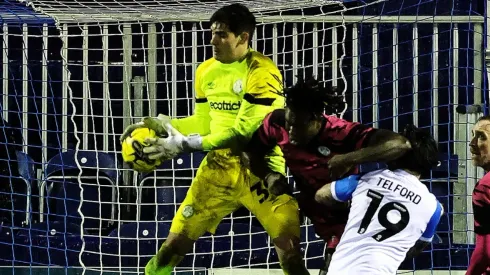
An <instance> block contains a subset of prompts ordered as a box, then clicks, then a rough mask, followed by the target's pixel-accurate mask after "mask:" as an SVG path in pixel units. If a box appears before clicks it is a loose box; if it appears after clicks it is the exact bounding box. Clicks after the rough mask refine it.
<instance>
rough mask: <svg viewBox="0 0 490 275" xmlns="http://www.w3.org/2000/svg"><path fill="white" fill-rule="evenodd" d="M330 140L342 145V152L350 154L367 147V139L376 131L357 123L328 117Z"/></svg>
mask: <svg viewBox="0 0 490 275" xmlns="http://www.w3.org/2000/svg"><path fill="white" fill-rule="evenodd" d="M329 121H330V123H331V124H330V126H329V128H330V130H331V131H329V133H330V135H331V138H332V139H333V140H334V141H336V142H338V143H340V144H343V146H342V147H343V151H345V152H352V151H355V150H359V149H361V148H363V147H366V146H367V142H368V141H369V138H370V136H371V135H372V134H374V132H375V131H376V129H374V128H371V127H369V126H366V125H364V124H361V123H358V122H350V121H347V120H344V119H340V118H335V117H329Z"/></svg>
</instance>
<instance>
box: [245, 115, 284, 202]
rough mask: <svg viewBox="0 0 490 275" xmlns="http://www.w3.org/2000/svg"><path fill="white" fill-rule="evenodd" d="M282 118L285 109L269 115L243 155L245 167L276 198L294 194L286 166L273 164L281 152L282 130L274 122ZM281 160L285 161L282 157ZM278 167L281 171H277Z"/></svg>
mask: <svg viewBox="0 0 490 275" xmlns="http://www.w3.org/2000/svg"><path fill="white" fill-rule="evenodd" d="M281 117H282V118H284V110H283V109H279V110H275V111H273V112H272V113H270V114H269V115H267V116H266V118H265V119H264V121H263V122H262V124H261V125H260V126H259V128H257V130H256V131H255V132H254V134H253V135H252V138H251V139H250V141H249V142H248V144H247V146H245V148H244V150H243V153H242V159H243V160H244V163H245V165H246V166H247V167H248V168H249V169H250V171H252V173H253V174H255V175H256V176H257V177H259V178H261V179H263V180H264V181H265V182H266V183H267V187H268V189H269V191H270V192H271V194H273V195H276V196H278V195H281V194H285V193H289V194H292V190H291V187H290V186H289V184H288V182H287V179H286V177H285V170H284V166H285V164H282V165H279V166H278V165H277V163H271V159H273V158H274V156H276V155H277V153H278V152H277V150H279V151H280V149H279V147H278V146H277V143H278V140H277V139H278V137H280V133H279V131H280V129H279V128H278V127H275V126H274V124H275V123H274V122H275V121H276V120H277V119H280V118H281ZM279 153H280V152H279ZM276 159H277V158H276ZM280 159H281V160H283V158H282V157H281V158H280ZM278 167H281V169H280V170H277V168H278Z"/></svg>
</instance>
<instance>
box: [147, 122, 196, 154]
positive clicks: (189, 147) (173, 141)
mask: <svg viewBox="0 0 490 275" xmlns="http://www.w3.org/2000/svg"><path fill="white" fill-rule="evenodd" d="M164 126H165V129H166V131H167V134H168V137H167V138H147V139H146V140H145V141H146V142H147V143H148V144H150V145H151V146H148V147H145V148H143V153H145V154H148V158H149V159H163V160H167V159H173V158H174V157H176V156H177V155H179V154H181V153H182V152H191V151H199V150H202V138H201V136H199V135H190V136H184V135H182V134H181V133H180V132H179V131H178V130H177V129H175V128H174V127H172V125H171V124H170V123H167V124H166V125H164Z"/></svg>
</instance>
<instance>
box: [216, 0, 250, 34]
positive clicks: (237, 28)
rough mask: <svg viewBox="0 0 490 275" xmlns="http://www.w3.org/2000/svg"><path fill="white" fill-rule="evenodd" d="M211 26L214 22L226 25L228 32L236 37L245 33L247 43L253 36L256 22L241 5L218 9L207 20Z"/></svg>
mask: <svg viewBox="0 0 490 275" xmlns="http://www.w3.org/2000/svg"><path fill="white" fill-rule="evenodd" d="M209 21H210V23H211V25H212V24H213V23H215V22H220V23H223V24H226V26H228V28H229V29H230V31H231V32H232V33H234V34H235V35H236V36H238V35H240V34H242V33H243V32H247V33H248V35H249V43H250V41H252V36H253V35H254V31H255V25H256V24H257V21H256V20H255V16H254V15H253V13H251V12H250V10H249V9H248V8H247V7H246V6H244V5H242V4H231V5H227V6H224V7H221V8H220V9H218V10H217V11H216V12H214V14H213V15H212V16H211V19H210V20H209Z"/></svg>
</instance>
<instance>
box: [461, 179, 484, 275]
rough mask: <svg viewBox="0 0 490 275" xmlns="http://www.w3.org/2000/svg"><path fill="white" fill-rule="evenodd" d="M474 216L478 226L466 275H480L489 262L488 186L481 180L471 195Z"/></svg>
mask: <svg viewBox="0 0 490 275" xmlns="http://www.w3.org/2000/svg"><path fill="white" fill-rule="evenodd" d="M473 202H474V204H475V205H474V206H475V207H474V208H473V212H474V216H475V221H476V222H478V226H475V235H476V242H475V250H474V251H473V254H471V259H470V264H469V266H468V270H467V272H466V274H467V275H476V274H478V275H481V274H482V273H484V272H485V270H486V269H487V265H488V263H489V262H490V232H489V231H488V229H487V228H486V227H487V226H485V225H488V222H487V221H486V219H487V216H488V211H489V210H490V186H489V184H488V183H486V182H484V181H483V180H482V181H480V183H479V184H478V185H477V186H476V187H475V191H474V193H473Z"/></svg>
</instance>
